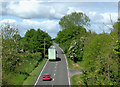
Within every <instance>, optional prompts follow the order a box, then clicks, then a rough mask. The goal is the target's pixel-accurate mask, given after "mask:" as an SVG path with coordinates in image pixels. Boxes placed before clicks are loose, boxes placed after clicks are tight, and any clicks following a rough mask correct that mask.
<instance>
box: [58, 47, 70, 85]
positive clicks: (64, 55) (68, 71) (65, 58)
mask: <svg viewBox="0 0 120 87" xmlns="http://www.w3.org/2000/svg"><path fill="white" fill-rule="evenodd" d="M59 48H60V47H59ZM60 49H61V48H60ZM61 50H62V49H61ZM62 52H63V53H64V51H63V50H62ZM64 56H65V60H66V64H67V71H68V82H69V86H70V75H69V68H68V62H67V58H66V55H65V54H64Z"/></svg>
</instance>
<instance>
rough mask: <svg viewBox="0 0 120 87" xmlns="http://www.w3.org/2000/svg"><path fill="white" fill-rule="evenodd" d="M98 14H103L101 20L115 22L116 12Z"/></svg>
mask: <svg viewBox="0 0 120 87" xmlns="http://www.w3.org/2000/svg"><path fill="white" fill-rule="evenodd" d="M100 15H102V16H103V19H102V20H101V21H102V22H105V23H110V20H112V21H113V22H116V21H117V18H118V13H102V14H100Z"/></svg>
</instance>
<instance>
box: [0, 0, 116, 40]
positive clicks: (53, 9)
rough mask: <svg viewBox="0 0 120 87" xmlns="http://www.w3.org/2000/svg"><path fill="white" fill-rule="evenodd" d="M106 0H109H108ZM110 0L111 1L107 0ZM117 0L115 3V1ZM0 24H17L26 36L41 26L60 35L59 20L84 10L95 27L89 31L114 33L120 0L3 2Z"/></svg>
mask: <svg viewBox="0 0 120 87" xmlns="http://www.w3.org/2000/svg"><path fill="white" fill-rule="evenodd" d="M104 1H105V0H104ZM106 1H108V0H106ZM113 1H114V2H113ZM0 6H1V8H0V15H1V16H2V18H1V19H0V24H3V23H6V22H7V23H10V24H12V25H17V27H18V29H19V33H20V35H21V36H24V35H25V33H26V31H27V30H29V29H31V28H34V29H36V30H37V29H38V28H40V29H41V30H43V31H46V32H47V33H48V34H49V35H50V36H51V37H52V38H54V37H56V36H57V32H58V31H59V30H61V29H60V26H59V20H60V18H62V17H63V16H65V15H67V14H71V13H72V12H83V13H85V14H86V15H87V16H88V17H89V18H90V20H91V26H90V27H87V30H91V31H93V32H96V33H102V32H103V30H104V31H105V32H107V33H109V32H110V30H109V27H111V25H112V23H111V21H110V18H111V19H112V21H113V23H114V22H116V21H117V18H118V0H109V2H96V1H95V0H91V2H87V0H84V2H82V0H69V1H68V0H64V1H62V0H60V1H55V0H49V1H48V0H45V1H43V0H26V1H23V0H20V1H18V0H16V1H13V0H12V1H4V2H3V1H2V2H0Z"/></svg>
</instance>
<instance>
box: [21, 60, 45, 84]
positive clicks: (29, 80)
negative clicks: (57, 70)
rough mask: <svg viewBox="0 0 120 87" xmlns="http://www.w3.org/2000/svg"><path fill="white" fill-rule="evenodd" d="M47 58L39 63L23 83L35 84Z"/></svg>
mask: <svg viewBox="0 0 120 87" xmlns="http://www.w3.org/2000/svg"><path fill="white" fill-rule="evenodd" d="M45 62H46V59H43V60H42V61H40V63H39V65H38V67H37V68H35V69H34V70H33V71H32V72H31V73H30V76H29V77H28V78H27V79H26V80H25V81H24V82H23V85H34V82H35V80H36V78H37V76H38V74H39V72H40V71H41V69H42V67H43V65H44V64H45Z"/></svg>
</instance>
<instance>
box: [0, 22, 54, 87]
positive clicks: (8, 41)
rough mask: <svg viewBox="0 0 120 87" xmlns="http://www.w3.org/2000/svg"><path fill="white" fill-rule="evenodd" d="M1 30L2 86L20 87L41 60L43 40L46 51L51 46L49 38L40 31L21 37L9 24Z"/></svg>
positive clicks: (32, 30) (30, 32)
mask: <svg viewBox="0 0 120 87" xmlns="http://www.w3.org/2000/svg"><path fill="white" fill-rule="evenodd" d="M1 29H2V84H3V85H22V83H23V81H24V80H25V79H26V78H27V77H28V76H29V75H30V73H31V72H32V71H33V70H34V69H35V68H36V67H38V65H39V62H40V61H42V59H43V57H42V54H43V50H44V39H45V42H46V44H45V45H46V51H47V48H48V47H49V46H50V45H51V44H52V41H51V37H50V36H49V35H48V34H47V33H45V32H44V31H42V30H40V29H38V30H37V31H35V30H34V29H31V30H30V31H28V32H27V33H26V35H25V37H21V36H20V35H19V34H18V29H16V28H15V27H14V26H11V25H9V24H6V25H5V26H1ZM10 78H12V79H10Z"/></svg>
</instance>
